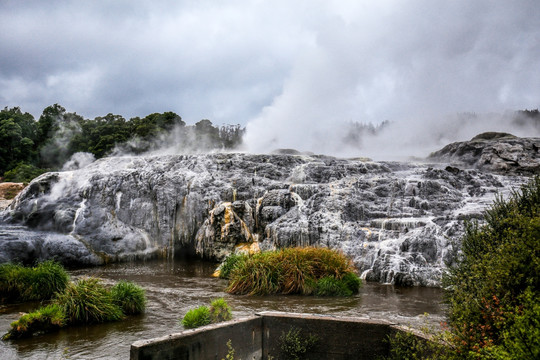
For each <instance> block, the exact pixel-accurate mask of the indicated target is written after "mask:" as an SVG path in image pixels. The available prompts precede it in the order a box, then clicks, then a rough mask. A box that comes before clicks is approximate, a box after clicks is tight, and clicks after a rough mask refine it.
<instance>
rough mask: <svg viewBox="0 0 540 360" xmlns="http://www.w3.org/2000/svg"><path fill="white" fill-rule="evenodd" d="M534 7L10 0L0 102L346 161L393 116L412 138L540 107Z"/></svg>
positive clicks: (530, 1) (482, 1)
mask: <svg viewBox="0 0 540 360" xmlns="http://www.w3.org/2000/svg"><path fill="white" fill-rule="evenodd" d="M537 8H538V4H537V2H536V1H535V0H522V1H513V2H508V1H503V0H496V1H488V0H478V1H466V0H458V1H431V0H430V1H428V0H417V1H407V2H404V1H397V0H393V1H392V0H388V1H367V0H366V1H353V0H350V1H338V0H335V1H322V0H314V1H307V0H304V1H295V2H290V1H281V0H276V1H272V2H267V1H258V0H252V1H240V0H235V1H227V2H223V1H217V0H216V1H182V2H177V1H166V2H149V1H119V2H117V1H115V2H108V1H93V2H83V3H81V2H78V1H48V2H42V1H30V2H26V1H25V2H2V3H1V4H0V48H1V49H2V52H1V53H0V64H1V66H0V84H1V85H3V86H1V88H0V102H1V103H2V104H1V105H3V106H20V107H21V108H22V110H23V111H29V112H31V113H33V114H34V116H36V117H38V116H39V115H40V113H41V111H42V110H43V109H44V108H45V107H46V106H48V105H51V104H53V103H59V104H61V105H63V106H64V107H66V108H67V109H69V110H70V111H77V112H78V113H81V114H82V115H84V116H85V117H89V118H92V117H95V116H99V115H104V114H106V113H109V112H112V113H116V114H121V115H123V116H125V117H127V118H129V117H132V116H145V115H147V114H149V113H152V112H163V111H175V112H177V113H178V114H179V115H181V116H182V117H183V118H184V119H185V120H186V121H187V122H188V123H194V122H196V121H198V120H200V119H202V118H208V119H210V120H212V121H213V122H214V123H216V124H222V123H233V124H236V123H241V124H248V123H249V125H248V129H249V134H248V135H249V137H248V145H249V147H250V148H251V149H253V150H261V151H262V150H268V149H270V148H274V147H295V148H300V149H304V150H312V151H316V152H322V151H326V152H334V153H336V152H339V151H340V150H342V149H341V148H342V146H341V145H340V143H339V138H340V137H341V136H342V134H339V133H338V131H336V127H337V125H339V124H342V123H344V122H349V121H359V122H370V121H371V122H375V123H376V122H380V121H382V120H386V119H388V120H393V121H395V122H403V123H405V124H409V125H404V126H403V131H405V130H408V131H413V128H414V127H420V128H426V127H429V126H427V125H426V124H428V123H426V122H425V121H428V120H429V123H435V124H436V123H437V121H438V119H437V118H435V117H439V116H440V115H441V114H442V115H445V116H446V115H447V114H455V113H456V112H464V111H475V112H491V111H498V112H503V111H504V110H506V109H513V110H515V109H524V108H537V107H538V106H539V103H538V102H539V100H538V99H540V72H538V71H537V70H536V69H538V68H540V28H539V27H538V25H537V24H538V23H540V11H538V10H537ZM446 118H447V117H446ZM413 120H414V121H413ZM416 130H418V129H416ZM413 137H414V136H413Z"/></svg>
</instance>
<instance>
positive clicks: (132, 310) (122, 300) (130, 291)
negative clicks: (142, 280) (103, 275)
mask: <svg viewBox="0 0 540 360" xmlns="http://www.w3.org/2000/svg"><path fill="white" fill-rule="evenodd" d="M111 297H112V301H113V303H115V304H116V305H118V306H119V307H120V308H121V309H122V312H123V313H124V314H125V315H135V314H140V313H142V312H143V311H144V308H145V306H146V296H145V292H144V289H142V288H141V287H140V286H137V285H135V284H133V283H132V282H129V281H120V282H119V283H118V284H116V285H115V286H113V287H112V289H111Z"/></svg>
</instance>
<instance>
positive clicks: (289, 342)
mask: <svg viewBox="0 0 540 360" xmlns="http://www.w3.org/2000/svg"><path fill="white" fill-rule="evenodd" d="M279 341H280V349H281V353H282V354H283V356H284V358H285V359H294V360H299V359H304V358H305V357H306V354H307V353H308V351H309V350H311V349H312V348H313V347H314V346H315V345H316V344H317V342H318V341H319V339H318V337H317V336H315V335H312V334H309V335H308V336H304V335H302V332H301V331H300V329H298V328H294V327H292V328H290V329H289V331H288V332H287V333H285V332H282V333H281V336H280V337H279Z"/></svg>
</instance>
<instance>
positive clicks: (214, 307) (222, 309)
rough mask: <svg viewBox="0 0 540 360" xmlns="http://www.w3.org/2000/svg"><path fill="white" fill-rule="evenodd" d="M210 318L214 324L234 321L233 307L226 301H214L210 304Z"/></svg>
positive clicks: (221, 299) (220, 299)
mask: <svg viewBox="0 0 540 360" xmlns="http://www.w3.org/2000/svg"><path fill="white" fill-rule="evenodd" d="M210 318H211V320H212V322H213V323H218V322H223V321H228V320H231V319H232V313H231V307H230V306H229V304H227V302H226V301H225V299H223V298H219V299H214V300H212V302H211V303H210Z"/></svg>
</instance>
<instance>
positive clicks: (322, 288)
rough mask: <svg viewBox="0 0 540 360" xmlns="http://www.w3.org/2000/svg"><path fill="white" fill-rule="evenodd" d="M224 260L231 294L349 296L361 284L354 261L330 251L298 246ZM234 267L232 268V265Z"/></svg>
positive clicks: (235, 256) (357, 289)
mask: <svg viewBox="0 0 540 360" xmlns="http://www.w3.org/2000/svg"><path fill="white" fill-rule="evenodd" d="M233 256H234V260H225V266H226V267H229V266H230V267H232V269H231V270H228V271H227V272H226V273H227V274H228V277H229V285H228V287H227V292H229V293H231V294H249V295H268V294H303V295H323V296H350V295H353V294H356V293H358V291H359V288H360V285H361V281H360V279H359V278H358V276H357V275H356V274H355V272H354V271H355V269H354V266H353V264H352V262H351V261H350V260H349V259H348V258H347V257H345V255H343V254H342V253H340V252H338V251H335V250H331V249H328V248H315V247H305V248H302V247H296V248H286V249H281V250H276V251H267V252H261V253H255V254H249V255H233ZM231 264H232V265H231Z"/></svg>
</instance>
